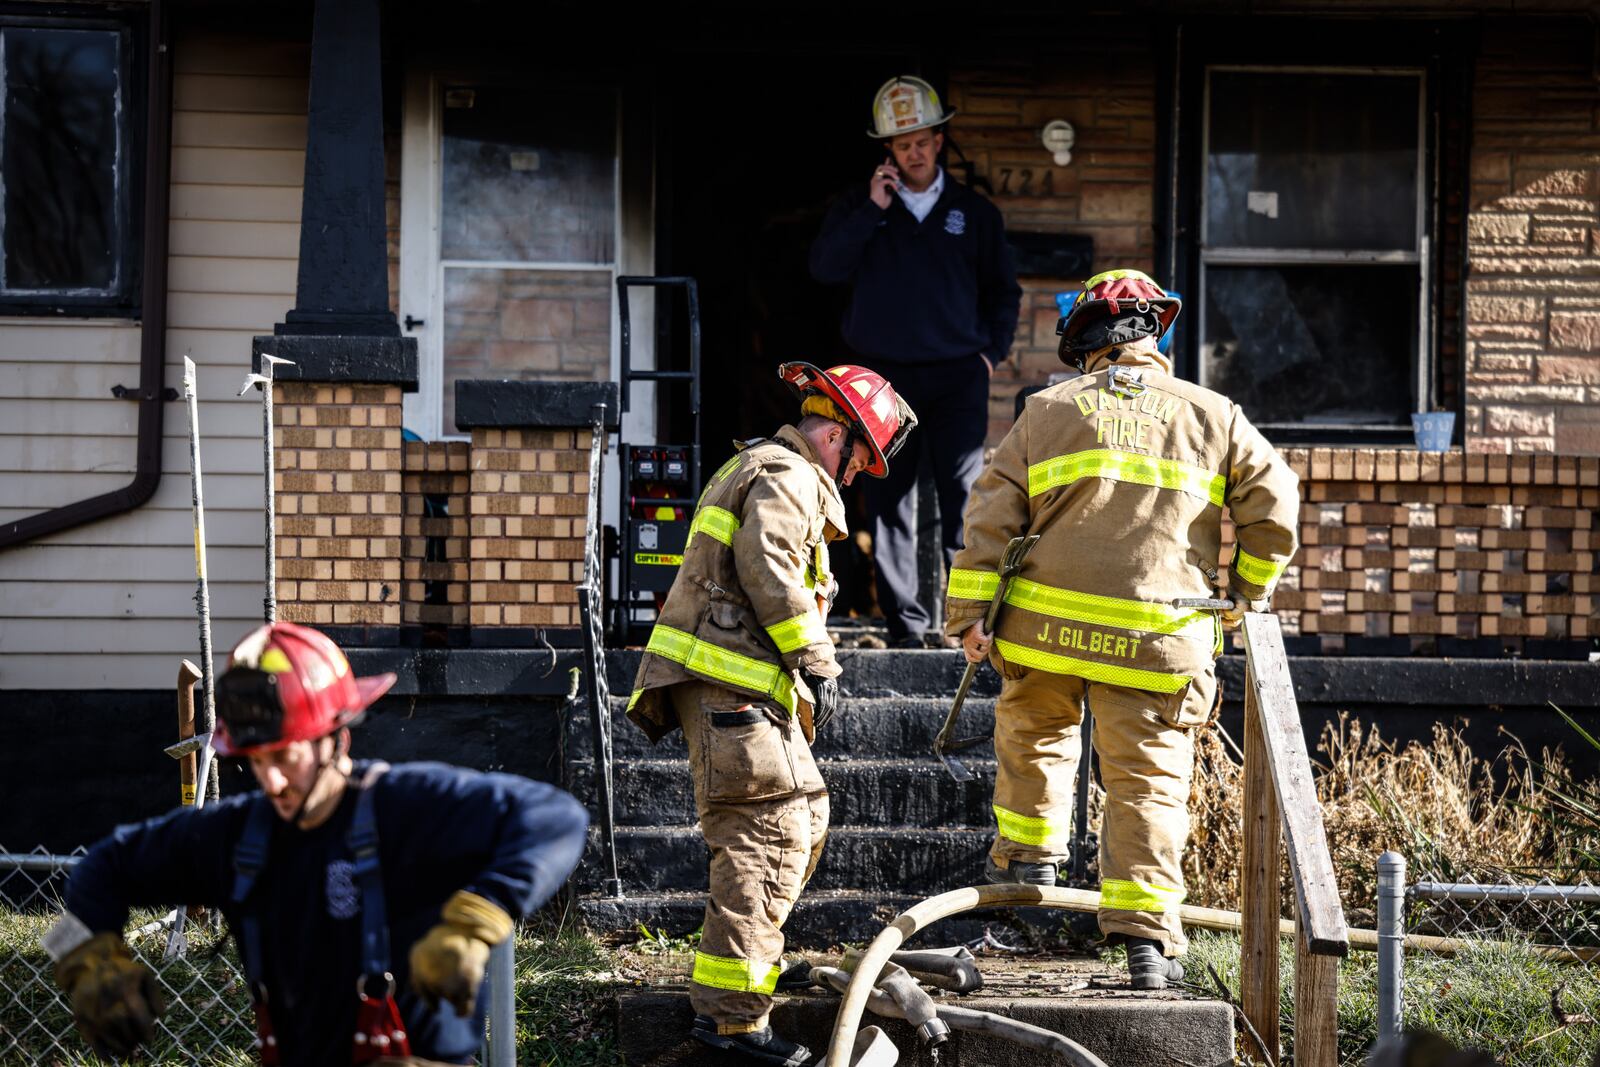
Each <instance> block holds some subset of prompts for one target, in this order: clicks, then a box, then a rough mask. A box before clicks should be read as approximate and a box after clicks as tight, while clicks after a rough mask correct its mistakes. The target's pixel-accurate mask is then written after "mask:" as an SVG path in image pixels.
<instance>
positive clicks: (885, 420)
mask: <svg viewBox="0 0 1600 1067" xmlns="http://www.w3.org/2000/svg"><path fill="white" fill-rule="evenodd" d="M779 374H780V375H781V376H782V378H783V379H784V381H786V382H788V383H789V385H790V386H792V387H793V388H794V389H795V390H796V391H797V392H798V393H799V394H800V395H801V397H802V403H801V413H802V418H801V419H800V421H799V423H798V425H793V426H784V427H783V428H782V429H780V430H779V431H778V432H777V433H776V434H774V435H773V436H772V437H771V438H770V439H766V440H756V441H749V442H745V443H744V444H743V445H741V446H740V449H739V451H738V453H737V454H736V455H734V457H733V458H732V459H730V460H729V461H728V462H727V463H725V464H723V466H722V468H721V469H720V470H718V471H717V472H716V474H714V475H713V476H712V477H711V479H710V481H709V482H708V483H707V485H706V488H705V491H704V492H703V493H702V494H701V496H700V501H699V505H698V507H697V508H696V510H695V514H694V519H693V521H692V523H691V524H690V536H689V543H688V545H687V546H686V547H685V549H684V554H683V566H682V568H681V569H680V570H679V572H678V577H677V579H676V581H675V582H674V583H673V586H672V590H671V591H670V592H669V593H668V594H667V599H666V603H665V604H664V605H663V606H662V608H661V613H660V616H659V618H658V619H657V622H656V625H655V628H654V630H652V631H651V634H650V640H649V643H648V644H647V645H646V648H645V656H644V660H643V662H642V663H641V664H640V665H639V676H638V680H637V681H636V682H635V685H634V693H633V696H632V698H631V699H630V701H629V705H628V717H629V718H631V719H632V720H633V721H634V722H635V723H637V724H638V725H639V726H640V727H641V728H642V729H643V730H644V731H645V733H647V734H648V735H649V736H650V739H651V741H653V742H654V741H659V740H660V739H661V738H662V737H664V736H665V735H666V734H668V733H669V732H671V730H672V729H673V728H675V727H681V728H682V730H683V734H684V740H685V742H686V743H687V745H688V748H689V767H690V774H691V775H692V778H693V782H694V799H695V808H696V811H697V812H698V814H699V817H700V829H701V832H702V833H703V834H704V835H705V841H706V845H707V847H708V848H709V849H710V850H711V872H710V900H709V901H708V902H707V904H706V914H705V926H704V929H703V931H702V933H701V938H700V946H699V951H697V952H696V953H695V959H694V974H693V976H692V979H691V985H690V987H689V988H690V993H689V997H690V1001H691V1002H692V1003H693V1005H694V1009H695V1012H696V1017H695V1021H694V1029H693V1035H694V1037H696V1038H697V1039H699V1040H700V1041H702V1042H704V1043H705V1044H707V1045H711V1046H712V1047H715V1048H721V1049H726V1050H729V1051H732V1052H735V1053H742V1054H744V1055H745V1056H746V1057H748V1058H749V1059H751V1060H752V1061H754V1062H760V1063H770V1064H777V1065H780V1067H798V1065H799V1064H803V1063H807V1062H809V1061H810V1059H811V1053H810V1051H809V1050H807V1049H806V1048H805V1046H803V1045H799V1044H796V1043H795V1042H793V1041H789V1040H787V1039H786V1038H783V1037H781V1036H779V1035H777V1034H775V1033H774V1032H773V1031H772V1028H771V1026H769V1025H768V1022H767V1016H768V1013H769V1012H770V1011H771V1008H772V992H773V990H774V988H775V987H776V986H777V982H778V977H779V972H780V970H781V953H782V951H783V933H782V930H781V928H782V926H783V923H784V920H785V919H787V918H788V916H789V910H790V909H791V908H792V907H793V906H794V903H795V901H796V900H797V899H798V898H799V896H800V891H801V890H802V889H803V888H804V887H805V884H806V882H807V880H808V879H809V878H810V877H811V872H812V871H813V870H814V869H815V868H816V865H817V860H818V859H819V858H820V857H821V855H822V841H823V837H824V835H825V834H826V832H827V827H828V794H827V790H826V787H825V786H824V785H823V781H822V777H821V775H820V774H819V773H818V772H817V765H816V762H815V761H814V760H813V759H812V757H811V747H810V742H811V741H812V739H813V738H814V736H815V731H816V730H817V729H819V728H821V727H822V725H823V724H824V723H826V722H827V720H828V718H829V717H830V716H831V715H832V714H833V712H834V711H835V709H836V708H837V705H838V701H839V690H838V682H837V681H836V679H837V678H838V676H839V673H840V668H839V664H838V663H837V662H836V661H835V659H834V655H833V643H832V642H831V641H830V640H829V639H828V634H827V631H826V629H825V628H824V621H825V619H826V616H827V603H828V600H829V599H830V596H829V592H830V589H831V587H832V585H833V578H832V576H831V574H830V572H829V568H828V549H827V542H829V541H835V540H838V539H840V538H842V537H844V536H845V517H844V503H843V501H842V500H841V499H840V496H839V491H840V488H841V487H843V486H845V485H848V484H850V482H851V480H852V479H853V478H854V477H855V475H856V474H857V473H861V472H865V473H866V474H869V475H872V476H874V477H878V478H881V477H883V476H884V475H885V474H886V473H887V472H888V469H889V457H890V456H892V455H894V453H895V452H896V451H897V450H898V449H899V448H900V446H901V444H902V443H904V441H905V438H906V435H907V434H908V433H909V432H910V430H911V428H912V427H913V426H914V425H916V416H915V415H913V414H912V412H911V409H910V408H909V407H908V406H907V405H906V404H905V402H904V401H902V400H900V399H899V398H898V397H897V396H896V395H895V391H894V388H893V387H892V386H890V384H889V383H888V381H886V380H885V379H884V378H882V377H880V376H879V375H877V374H875V373H873V372H872V371H869V370H866V369H865V368H862V367H854V366H842V367H833V368H830V369H829V370H827V371H826V372H824V371H822V370H819V369H818V368H816V367H813V366H811V365H810V364H808V363H786V364H784V365H783V367H781V368H780V370H779Z"/></svg>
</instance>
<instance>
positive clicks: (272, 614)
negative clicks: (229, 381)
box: [239, 352, 294, 624]
mask: <svg viewBox="0 0 1600 1067" xmlns="http://www.w3.org/2000/svg"><path fill="white" fill-rule="evenodd" d="M293 362H294V360H292V359H282V358H280V357H278V356H269V355H267V354H266V353H265V352H263V353H262V354H261V373H259V374H255V373H251V374H247V375H245V379H244V386H243V387H242V388H241V389H240V390H239V395H240V396H244V394H246V393H248V392H249V391H250V387H251V386H252V385H253V386H255V387H256V388H258V389H260V390H261V473H262V477H263V479H264V481H265V486H266V488H265V500H264V512H265V515H266V527H267V528H266V538H267V539H266V546H267V558H266V566H267V580H266V592H265V593H264V594H263V596H262V598H261V614H262V618H263V619H264V620H265V621H266V622H267V623H268V624H271V623H274V622H277V621H278V532H277V524H278V522H277V480H278V470H277V455H276V452H275V451H274V445H275V442H274V441H273V436H272V433H273V427H272V368H273V365H274V364H278V363H290V364H292V363H293Z"/></svg>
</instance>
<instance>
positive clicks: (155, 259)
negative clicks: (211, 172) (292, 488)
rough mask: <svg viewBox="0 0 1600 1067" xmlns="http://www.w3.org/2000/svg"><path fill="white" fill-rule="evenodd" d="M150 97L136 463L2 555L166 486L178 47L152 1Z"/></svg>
mask: <svg viewBox="0 0 1600 1067" xmlns="http://www.w3.org/2000/svg"><path fill="white" fill-rule="evenodd" d="M147 42H148V48H149V62H148V70H147V71H146V91H145V164H144V264H143V269H142V277H143V289H144V292H143V294H142V297H141V300H140V303H141V305H142V316H141V318H142V324H141V326H140V330H139V390H138V392H137V393H134V394H132V396H133V397H134V398H135V399H137V400H138V402H139V433H138V459H137V462H136V464H135V466H134V473H133V481H131V482H129V483H128V484H127V485H125V486H123V487H122V488H121V489H114V490H112V491H111V492H109V493H102V494H100V495H99V496H95V497H90V498H89V499H87V500H79V501H77V502H76V503H72V504H66V505H64V506H62V507H59V508H53V509H51V510H50V511H42V512H40V513H39V514H37V515H30V516H28V517H27V518H26V519H19V520H18V521H16V522H11V523H6V524H4V525H0V549H6V548H10V547H12V546H14V545H20V544H23V543H24V542H27V541H32V540H34V539H35V538H39V537H44V536H45V535H47V534H53V533H59V532H61V531H62V530H70V529H72V528H73V527H75V526H82V525H83V524H84V523H88V522H94V521H95V520H97V519H104V518H107V517H109V516H112V515H120V514H122V513H123V512H125V511H132V510H133V509H135V508H137V507H139V506H141V505H143V504H144V503H145V502H147V501H148V500H149V499H150V498H151V497H152V496H154V495H155V492H156V487H157V486H158V485H160V483H161V428H162V419H163V416H164V414H165V392H166V359H167V213H168V203H167V201H168V196H169V195H170V194H169V190H168V182H169V178H170V175H171V172H172V160H171V151H172V43H171V40H170V39H169V36H168V32H167V20H166V4H165V2H164V0H151V4H150V23H149V27H148V32H147Z"/></svg>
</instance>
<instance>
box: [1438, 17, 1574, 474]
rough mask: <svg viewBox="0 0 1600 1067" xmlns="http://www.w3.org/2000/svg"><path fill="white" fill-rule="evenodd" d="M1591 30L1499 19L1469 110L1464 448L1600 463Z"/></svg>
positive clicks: (1486, 36)
mask: <svg viewBox="0 0 1600 1067" xmlns="http://www.w3.org/2000/svg"><path fill="white" fill-rule="evenodd" d="M1593 43H1594V32H1593V29H1592V27H1590V25H1589V24H1588V23H1586V22H1584V23H1569V22H1561V21H1547V20H1519V21H1516V22H1500V21H1494V22H1490V23H1489V24H1487V25H1486V27H1485V29H1484V33H1483V51H1482V55H1481V57H1480V59H1479V62H1478V68H1477V81H1476V86H1475V90H1474V102H1473V112H1474V114H1473V156H1472V177H1471V210H1470V214H1469V216H1468V222H1467V225H1468V255H1469V260H1470V265H1469V275H1468V280H1467V368H1466V378H1467V407H1466V418H1467V437H1466V441H1467V447H1468V449H1470V450H1471V451H1474V452H1496V453H1507V452H1511V453H1517V452H1552V451H1553V452H1555V453H1558V454H1562V455H1574V454H1581V455H1590V456H1593V455H1600V407H1596V401H1600V175H1597V171H1600V88H1597V86H1596V84H1595V78H1594V55H1593Z"/></svg>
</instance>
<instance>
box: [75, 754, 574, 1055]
mask: <svg viewBox="0 0 1600 1067" xmlns="http://www.w3.org/2000/svg"><path fill="white" fill-rule="evenodd" d="M367 767H368V764H366V763H363V762H357V763H356V770H355V774H354V776H353V777H354V780H356V781H359V780H360V779H361V777H362V775H363V774H364V773H365V771H366V769H367ZM372 788H373V789H374V790H376V795H375V796H374V798H373V799H374V805H375V814H376V816H377V822H378V856H379V861H380V864H381V868H382V872H383V886H384V896H385V898H386V911H387V914H388V920H389V954H390V960H389V969H390V971H391V972H393V974H394V976H395V982H396V985H397V987H398V999H399V1002H400V1011H401V1015H402V1017H403V1018H404V1019H405V1022H406V1030H407V1032H408V1033H409V1034H410V1037H411V1048H412V1052H413V1054H414V1055H417V1056H422V1057H424V1058H427V1059H434V1060H443V1061H446V1062H449V1063H466V1062H469V1061H470V1059H471V1057H472V1056H473V1055H475V1054H476V1053H477V1050H478V1047H479V1046H480V1045H481V1043H482V1041H483V1017H484V1000H485V999H486V998H482V997H480V998H479V1000H478V1010H477V1011H476V1012H475V1013H474V1014H473V1015H472V1016H471V1017H470V1018H465V1019H463V1018H460V1017H458V1016H457V1015H456V1013H455V1009H454V1008H452V1007H450V1005H448V1004H444V1005H441V1007H440V1009H439V1010H430V1009H429V1008H428V1007H427V1006H426V1005H424V1004H423V1003H422V1001H421V999H420V998H419V997H417V996H416V995H415V994H413V993H412V992H411V990H410V988H409V985H410V959H409V954H410V951H411V945H412V944H413V942H415V941H416V940H417V939H418V938H419V937H421V936H422V935H423V934H425V933H426V932H427V931H428V929H429V928H430V927H432V926H433V925H434V924H435V923H437V922H438V921H439V911H440V908H441V907H442V906H443V904H444V902H445V901H446V900H447V899H449V897H450V896H451V894H453V893H454V892H455V891H456V890H458V889H466V890H469V891H471V892H473V893H476V894H478V895H479V896H481V897H485V898H487V899H488V900H491V901H493V902H494V903H495V904H497V905H499V906H500V907H501V908H503V909H505V911H506V912H507V913H508V914H509V915H511V916H512V918H520V917H521V916H523V915H526V914H527V913H528V912H530V911H532V910H533V909H534V908H537V907H539V906H540V905H541V904H543V903H544V902H545V901H547V900H549V899H550V897H551V896H552V895H553V894H554V893H555V892H556V890H557V889H559V888H561V884H562V883H563V882H564V881H565V880H566V878H567V876H568V875H569V874H570V873H572V869H573V868H574V867H575V866H576V865H577V863H578V857H579V856H580V855H581V854H582V852H583V847H584V840H585V828H586V827H587V825H588V817H587V815H586V813H585V812H584V810H583V807H582V806H581V805H579V804H578V802H577V801H575V800H574V799H573V798H572V797H570V796H568V795H567V794H566V793H564V792H562V791H561V790H559V789H556V788H554V787H552V786H548V785H545V784H543V783H542V782H530V781H528V780H527V779H525V778H517V777H514V776H512V775H508V774H479V773H477V772H474V771H465V770H459V769H457V768H455V767H447V766H445V765H443V764H438V763H404V764H399V765H397V766H396V767H395V768H394V769H393V770H391V771H390V772H389V773H388V774H386V775H384V776H383V777H382V778H380V779H379V780H378V781H377V783H376V784H375V785H374V786H372ZM260 795H261V794H260V793H259V792H258V791H257V792H250V793H244V794H240V795H238V796H230V797H225V798H223V799H222V800H220V801H216V802H213V803H211V804H207V805H206V806H205V807H203V808H179V809H177V810H176V811H173V812H170V813H168V814H166V815H163V816H161V817H159V818H156V819H151V820H149V821H148V822H144V823H138V824H134V825H128V826H121V827H118V828H117V830H116V832H115V833H113V834H112V835H111V836H110V837H107V838H105V839H104V840H102V841H101V842H100V843H99V844H97V845H95V846H94V848H92V849H90V850H89V854H88V855H87V856H85V857H84V858H83V861H82V862H81V863H79V864H78V866H77V868H76V869H75V870H74V871H73V872H72V878H71V880H70V881H69V882H68V883H67V890H66V906H67V910H68V911H70V912H72V913H73V914H74V915H76V916H77V917H78V918H79V919H81V920H82V921H83V922H84V924H85V925H86V926H88V927H89V929H90V930H93V931H96V932H99V931H102V930H117V931H120V930H121V929H122V928H123V926H124V925H125V924H126V923H127V921H128V909H129V907H130V906H131V907H155V906H158V905H169V904H205V905H209V906H211V907H215V908H220V909H221V910H222V914H223V915H224V916H225V917H226V918H227V920H228V925H229V926H230V927H231V928H232V929H233V930H234V931H236V932H237V931H238V930H239V929H241V926H240V915H241V913H240V911H239V909H238V907H237V906H236V905H235V904H234V903H233V901H232V896H231V894H232V890H233V878H234V871H233V853H234V847H235V845H236V844H237V843H238V841H239V837H240V835H241V834H242V833H243V831H244V826H245V820H246V818H247V817H248V815H249V811H250V805H251V804H252V803H253V802H255V801H256V799H257V798H259V797H260ZM355 796H356V791H355V790H354V789H350V790H347V791H346V792H345V795H344V798H343V800H342V801H341V802H340V805H339V808H338V810H337V811H335V813H334V814H333V816H332V817H330V818H329V819H328V821H327V822H325V823H323V824H322V825H320V826H318V827H316V828H314V829H312V830H300V829H297V828H295V827H291V826H290V825H288V824H287V823H283V822H279V821H278V820H276V819H274V828H273V836H272V843H271V845H270V847H269V850H268V853H267V861H266V865H265V867H263V869H262V871H261V875H260V877H259V879H258V881H257V883H256V886H255V891H254V893H253V894H252V898H251V899H252V900H256V901H258V904H257V906H258V907H259V909H260V916H261V923H262V934H263V946H262V954H263V955H264V956H265V957H266V958H265V959H264V960H262V961H260V963H261V973H262V979H263V981H264V982H265V984H266V986H267V991H268V1003H269V1005H270V1008H271V1013H272V1022H273V1027H274V1030H275V1033H276V1035H277V1038H278V1047H279V1051H280V1052H281V1054H282V1057H283V1062H284V1063H285V1064H329V1063H349V1062H350V1048H351V1038H352V1035H353V1034H354V1032H355V1017H356V995H355V989H356V976H357V974H358V973H359V972H360V970H361V917H360V897H359V892H358V890H357V889H356V887H355V885H354V882H353V875H352V873H351V871H352V868H351V862H350V855H349V852H348V848H347V845H346V841H345V834H346V832H347V831H348V829H349V827H350V819H351V816H352V814H353V812H354V810H355Z"/></svg>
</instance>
